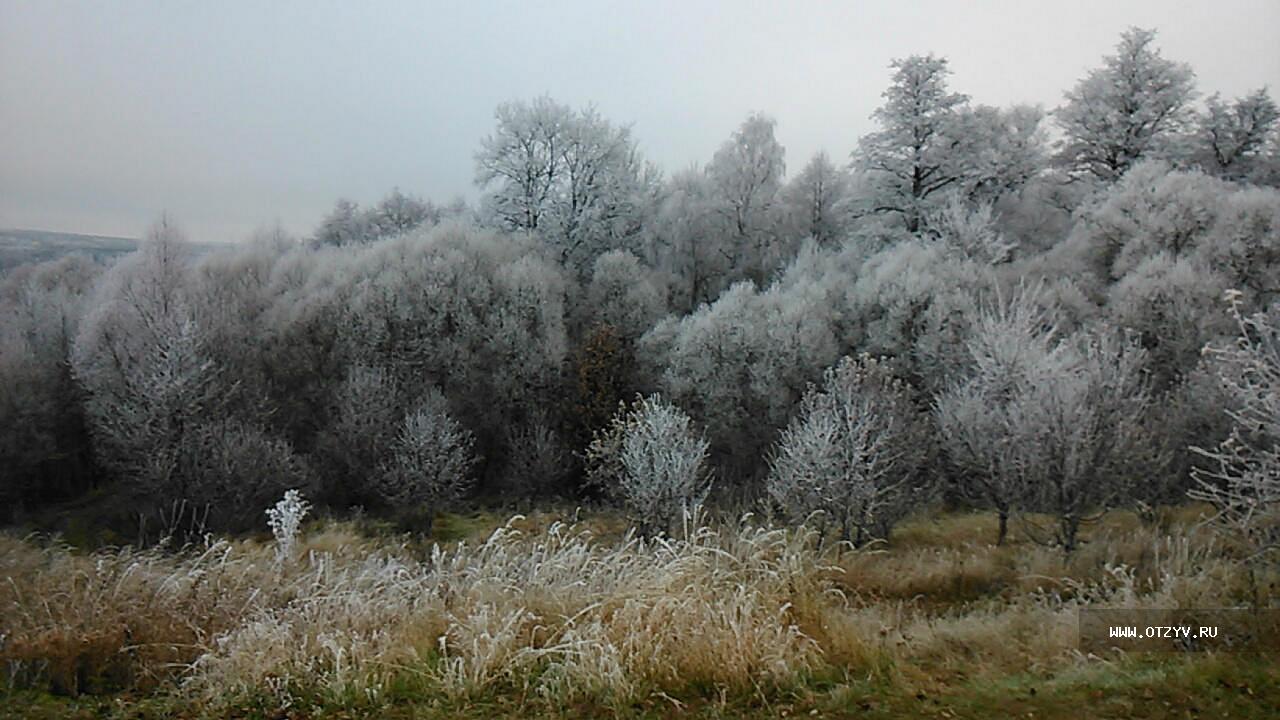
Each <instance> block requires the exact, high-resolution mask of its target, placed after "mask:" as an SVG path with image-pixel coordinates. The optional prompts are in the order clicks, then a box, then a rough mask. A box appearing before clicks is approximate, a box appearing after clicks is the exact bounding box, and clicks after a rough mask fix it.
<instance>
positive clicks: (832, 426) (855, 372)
mask: <svg viewBox="0 0 1280 720" xmlns="http://www.w3.org/2000/svg"><path fill="white" fill-rule="evenodd" d="M918 416H919V411H918V410H917V409H916V408H915V407H914V405H913V404H912V402H911V399H910V397H909V395H908V392H907V390H906V388H905V386H904V385H903V383H902V382H901V381H900V380H898V379H896V378H894V377H893V376H892V375H891V374H890V373H889V372H888V368H887V367H885V365H884V364H883V363H881V362H879V361H877V360H875V359H873V358H870V357H868V356H863V357H861V358H858V359H856V360H855V359H853V358H851V357H847V356H846V357H844V358H843V359H841V361H840V362H839V364H837V365H836V366H835V367H833V368H830V369H829V370H828V371H827V372H826V374H825V377H824V379H823V384H822V386H821V387H810V388H809V391H808V392H807V393H805V397H804V400H803V401H802V402H801V404H800V410H799V413H798V414H797V415H796V417H795V418H793V419H792V421H791V423H790V424H789V425H788V426H787V427H786V429H784V430H783V432H782V437H781V439H780V440H779V442H778V444H777V447H776V448H775V450H774V452H773V457H772V459H771V462H770V471H769V478H768V481H767V483H766V488H767V490H768V492H769V495H770V496H771V497H772V499H773V500H774V502H775V503H777V505H778V506H779V507H781V508H783V509H784V510H785V511H786V512H787V514H788V515H790V516H791V517H792V519H803V518H805V517H807V516H808V515H810V514H812V513H814V512H818V511H821V512H822V513H823V517H822V518H821V519H820V520H819V522H820V523H821V524H824V525H825V524H828V523H832V524H834V527H836V528H838V529H839V537H840V539H841V540H846V541H853V542H854V543H855V544H861V543H862V542H864V541H865V540H867V539H868V538H870V537H887V536H888V532H889V529H890V528H892V527H893V525H894V523H895V522H896V521H897V520H899V519H900V518H901V517H902V516H903V515H904V514H906V512H907V511H908V510H910V509H911V506H912V504H913V502H912V501H913V500H920V499H922V497H921V493H920V492H919V490H920V487H919V478H918V477H917V476H918V474H919V472H920V470H921V468H922V466H923V464H924V462H926V461H927V460H928V459H929V455H930V453H929V452H928V449H927V446H928V440H927V431H926V429H925V427H924V424H923V423H922V422H920V419H919V417H918Z"/></svg>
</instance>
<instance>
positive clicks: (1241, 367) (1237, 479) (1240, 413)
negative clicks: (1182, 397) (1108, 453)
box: [1189, 293, 1280, 556]
mask: <svg viewBox="0 0 1280 720" xmlns="http://www.w3.org/2000/svg"><path fill="white" fill-rule="evenodd" d="M1228 298H1229V299H1230V300H1231V303H1232V313H1233V314H1234V315H1235V318H1236V321H1237V322H1238V323H1239V327H1240V337H1239V338H1238V339H1237V341H1236V342H1235V344H1234V345H1229V346H1227V347H1222V348H1214V347H1212V346H1210V347H1207V348H1206V350H1205V352H1206V353H1207V354H1209V355H1210V356H1211V357H1213V358H1215V359H1216V360H1217V361H1218V363H1219V367H1220V368H1221V373H1220V379H1221V382H1222V384H1223V387H1224V388H1225V389H1226V391H1227V393H1228V395H1229V396H1231V397H1232V399H1233V400H1234V401H1235V403H1236V407H1235V409H1232V410H1228V411H1227V414H1228V415H1229V416H1230V417H1231V419H1232V421H1234V423H1235V426H1234V428H1233V429H1232V431H1231V436H1230V437H1228V438H1227V439H1226V441H1224V442H1223V443H1222V444H1221V445H1219V446H1218V447H1217V448H1216V449H1214V450H1204V449H1201V448H1192V450H1193V451H1194V452H1197V453H1199V454H1200V455H1203V456H1204V457H1205V458H1207V459H1208V460H1209V461H1210V462H1211V467H1210V468H1209V469H1204V468H1196V469H1194V470H1193V471H1192V475H1193V477H1194V478H1195V480H1196V483H1197V484H1198V485H1199V487H1198V488H1195V489H1193V490H1192V491H1191V492H1190V493H1189V494H1190V495H1191V497H1192V498H1194V499H1197V500H1204V501H1207V502H1210V503H1212V504H1213V505H1214V506H1215V507H1217V509H1218V521H1219V523H1220V524H1221V526H1222V527H1224V528H1226V529H1227V530H1229V531H1231V532H1233V533H1234V534H1236V535H1238V536H1239V537H1241V538H1243V539H1244V540H1245V541H1246V542H1247V543H1248V545H1249V547H1250V549H1252V550H1254V551H1255V553H1256V554H1257V555H1258V556H1260V555H1262V554H1264V553H1266V552H1268V551H1270V550H1274V549H1275V548H1276V547H1277V546H1280V304H1278V305H1272V306H1271V309H1270V310H1269V311H1267V312H1266V313H1257V314H1254V315H1251V316H1247V317H1246V316H1244V315H1243V314H1242V313H1241V311H1240V306H1239V294H1238V293H1229V294H1228Z"/></svg>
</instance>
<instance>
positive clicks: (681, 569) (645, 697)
mask: <svg viewBox="0 0 1280 720" xmlns="http://www.w3.org/2000/svg"><path fill="white" fill-rule="evenodd" d="M1207 512H1208V511H1207V509H1206V508H1204V507H1201V506H1187V507H1181V508H1170V509H1166V510H1163V511H1162V512H1161V513H1158V514H1157V516H1155V517H1148V518H1146V519H1145V522H1144V521H1140V520H1139V518H1137V517H1135V516H1134V515H1132V514H1127V513H1119V512H1116V513H1111V514H1109V515H1107V516H1105V517H1104V518H1103V519H1102V520H1101V521H1099V522H1097V523H1095V524H1093V525H1091V526H1089V527H1088V528H1087V531H1086V532H1087V534H1086V537H1085V539H1086V542H1084V543H1083V545H1082V546H1081V548H1080V549H1079V550H1078V551H1077V552H1075V553H1073V554H1072V555H1071V556H1070V557H1064V555H1063V554H1062V552H1061V550H1060V549H1056V548H1050V547H1045V546H1041V545H1038V544H1036V543H1034V542H1032V541H1030V540H1029V539H1028V534H1029V533H1028V532H1023V530H1027V529H1029V528H1026V527H1024V526H1023V525H1022V524H1020V523H1014V526H1013V532H1012V537H1011V539H1010V542H1008V543H1007V544H1006V545H1004V546H1001V547H996V546H994V545H992V544H991V543H992V542H993V540H994V538H995V534H996V521H995V518H994V516H989V515H986V514H946V515H942V516H933V517H930V518H929V519H916V520H913V521H910V522H907V523H904V524H902V525H901V526H899V527H898V528H897V529H896V530H895V532H894V534H893V536H892V538H891V541H890V542H888V543H885V544H881V545H874V546H871V547H866V548H861V549H857V550H853V549H849V548H847V547H840V546H832V545H830V544H829V543H820V542H819V538H818V537H817V535H816V533H814V532H812V531H809V530H806V529H804V528H801V529H798V530H797V529H781V528H775V527H771V526H770V525H768V524H767V523H766V522H764V521H763V520H761V519H759V518H753V517H746V518H740V519H727V518H710V519H703V520H700V521H697V522H692V523H690V524H689V525H688V526H687V527H686V528H684V529H682V530H681V531H679V532H677V533H675V534H674V537H673V538H660V539H648V540H642V539H639V538H636V537H635V536H634V535H632V534H631V533H629V532H627V531H626V530H625V528H626V523H625V522H624V521H623V519H622V518H620V517H618V516H616V515H612V514H608V513H601V514H591V513H586V512H573V513H554V512H535V513H532V514H530V515H529V516H516V517H514V518H511V519H509V520H504V519H503V518H502V517H500V516H497V515H493V514H484V513H480V514H473V515H465V516H464V515H449V516H445V517H443V518H442V519H441V522H440V523H439V524H438V525H437V527H436V529H435V532H436V538H433V539H423V538H416V537H413V536H407V535H406V536H401V535H395V534H391V533H389V532H388V531H387V529H386V528H384V527H378V526H375V525H373V524H372V523H369V522H359V521H356V522H333V521H324V520H321V521H316V522H313V523H311V524H310V525H308V526H307V527H306V528H305V532H304V534H303V537H302V538H301V539H300V541H299V544H298V547H297V548H296V549H295V551H294V553H293V554H292V555H291V556H288V557H285V556H282V555H280V554H279V553H278V551H277V548H276V546H275V543H274V542H273V541H271V540H268V539H265V537H258V538H254V537H244V538H238V539H217V538H212V537H211V538H208V539H207V540H206V541H205V542H204V543H202V544H198V545H194V546H190V547H187V548H183V549H179V550H174V549H152V550H143V551H138V550H134V549H130V548H128V547H125V548H106V549H99V550H95V551H82V550H76V549H73V548H71V547H69V546H67V545H64V544H60V543H59V542H57V541H54V540H50V539H48V538H46V537H39V536H32V537H28V538H18V537H14V536H12V535H9V536H4V537H3V538H0V575H2V576H3V578H4V580H3V582H0V663H2V667H4V669H5V685H4V694H3V695H0V707H2V708H3V710H0V716H2V717H13V718H18V717H22V718H62V717H84V718H90V717H92V718H98V717H108V718H161V717H179V718H358V717H381V718H451V717H462V718H494V717H497V718H519V717H530V716H538V717H558V718H580V717H635V718H667V717H691V718H695V717H696V718H702V717H706V718H720V717H724V718H728V717H760V718H766V717H768V718H773V717H858V718H863V717H865V718H892V717H938V718H993V717H1034V718H1080V717H1114V718H1157V717H1257V718H1265V717H1276V716H1277V713H1280V664H1277V663H1276V662H1275V658H1274V656H1272V657H1269V658H1268V657H1265V656H1251V655H1231V654H1183V655H1172V654H1169V655H1128V656H1127V655H1124V654H1122V653H1119V652H1116V653H1114V654H1105V655H1101V656H1098V655H1086V654H1083V653H1081V652H1080V651H1079V650H1078V649H1077V625H1076V622H1077V620H1076V618H1077V612H1078V610H1079V609H1080V608H1082V607H1125V608H1144V607H1150V608H1170V607H1173V608H1178V607H1181V608H1205V607H1227V606H1244V605H1254V606H1258V605H1261V606H1267V605H1274V604H1275V603H1276V602H1277V599H1280V587H1278V586H1277V581H1278V580H1280V574H1278V573H1276V572H1275V571H1274V569H1271V570H1268V569H1267V568H1266V567H1258V566H1254V568H1253V569H1252V570H1251V569H1249V566H1247V565H1245V564H1243V563H1242V562H1241V561H1240V560H1239V559H1238V557H1237V555H1238V553H1237V552H1236V551H1235V549H1233V548H1232V547H1230V545H1229V544H1227V543H1225V542H1224V541H1223V540H1222V539H1221V538H1220V537H1218V536H1215V535H1214V534H1213V533H1212V531H1211V530H1209V529H1206V528H1204V527H1202V526H1201V525H1200V523H1199V521H1200V519H1201V518H1202V517H1203V516H1204V515H1205V514H1206V513H1207Z"/></svg>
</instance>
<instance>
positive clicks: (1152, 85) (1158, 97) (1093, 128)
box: [1054, 28, 1195, 182]
mask: <svg viewBox="0 0 1280 720" xmlns="http://www.w3.org/2000/svg"><path fill="white" fill-rule="evenodd" d="M1154 40H1155V31H1154V30H1143V29H1140V28H1130V29H1128V30H1126V31H1125V32H1124V33H1123V34H1122V35H1121V36H1120V42H1119V43H1118V44H1117V45H1116V52H1115V54H1114V55H1108V56H1107V57H1106V58H1105V59H1104V64H1103V66H1102V67H1101V68H1098V69H1095V70H1092V71H1090V73H1089V74H1088V75H1086V76H1085V77H1084V78H1083V79H1082V80H1080V82H1078V83H1077V84H1076V86H1075V87H1074V88H1072V89H1071V90H1069V91H1067V93H1066V103H1065V104H1064V105H1063V106H1062V107H1061V108H1059V109H1058V110H1057V111H1056V112H1055V113H1054V115H1055V118H1056V119H1057V121H1058V126H1059V127H1060V128H1061V130H1062V133H1063V136H1064V137H1063V140H1062V142H1061V144H1060V147H1059V152H1058V156H1057V159H1058V162H1059V163H1060V164H1061V165H1062V166H1063V167H1064V168H1066V169H1067V170H1068V171H1069V172H1070V173H1072V174H1074V175H1077V176H1083V177H1087V178H1091V179H1095V180H1100V181H1103V182H1112V181H1114V180H1117V179H1119V178H1120V177H1121V176H1122V175H1124V174H1125V173H1126V172H1128V170H1129V168H1131V167H1133V165H1134V164H1136V163H1137V162H1138V161H1139V160H1141V159H1143V158H1149V157H1160V156H1162V155H1163V154H1167V151H1169V149H1170V148H1169V143H1170V142H1171V141H1172V140H1173V139H1175V138H1176V136H1178V135H1179V134H1180V133H1182V132H1183V131H1184V130H1185V129H1186V126H1187V123H1188V122H1189V120H1190V119H1191V115H1190V104H1191V100H1192V99H1193V97H1194V95H1195V86H1194V78H1195V74H1194V73H1193V72H1192V71H1191V68H1190V67H1189V66H1188V65H1186V64H1184V63H1178V62H1174V61H1172V60H1168V59H1165V58H1164V57H1162V56H1161V55H1160V51H1159V50H1157V49H1156V48H1155V47H1154V46H1153V42H1154Z"/></svg>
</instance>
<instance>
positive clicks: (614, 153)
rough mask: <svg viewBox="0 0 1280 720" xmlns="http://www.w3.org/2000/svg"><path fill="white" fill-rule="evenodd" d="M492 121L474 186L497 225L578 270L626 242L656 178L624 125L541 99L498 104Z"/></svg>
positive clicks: (652, 198) (478, 158)
mask: <svg viewBox="0 0 1280 720" xmlns="http://www.w3.org/2000/svg"><path fill="white" fill-rule="evenodd" d="M495 118H496V119H497V122H498V125H497V128H495V130H494V132H493V134H491V135H489V136H488V137H486V138H485V139H484V140H483V141H482V142H481V146H480V151H479V152H477V153H476V184H477V185H479V186H480V187H481V188H483V189H486V190H488V195H487V196H486V198H485V202H486V206H487V207H488V209H489V212H490V213H491V214H492V216H493V218H494V219H495V220H496V221H497V223H498V224H499V225H500V226H502V227H505V228H507V229H512V230H522V231H526V232H531V233H537V234H539V235H541V236H542V237H543V238H544V239H545V240H547V241H548V242H550V243H551V244H552V245H553V246H554V247H556V249H557V250H558V252H559V254H560V261H561V262H562V263H566V264H568V265H571V266H572V267H574V268H575V269H578V270H580V271H584V272H585V271H589V269H590V267H591V265H590V263H591V262H592V261H593V260H594V259H595V258H596V256H598V255H599V254H601V253H602V252H606V251H608V250H611V249H617V248H625V247H627V246H629V245H630V244H632V241H633V240H634V239H635V238H636V237H637V236H638V235H639V233H640V230H641V224H642V219H643V218H644V215H645V213H646V212H647V211H648V209H649V207H650V205H651V204H652V203H653V202H654V201H655V197H656V188H657V184H658V178H657V171H656V170H655V169H654V167H653V166H652V165H650V164H648V163H646V162H645V161H644V160H643V159H642V158H641V157H640V153H639V150H638V149H637V147H636V143H635V140H634V139H633V138H632V137H631V130H630V128H627V127H618V126H616V125H614V124H613V123H611V122H609V121H608V120H606V119H605V118H603V117H601V116H600V114H599V113H598V112H596V111H595V109H593V108H586V109H583V110H579V111H575V110H573V109H571V108H570V107H568V106H567V105H563V104H560V103H558V102H556V101H554V100H552V99H551V98H549V97H546V96H542V97H538V98H535V99H534V100H533V101H531V102H523V101H516V102H508V103H503V104H502V105H499V106H498V109H497V111H496V112H495Z"/></svg>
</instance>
